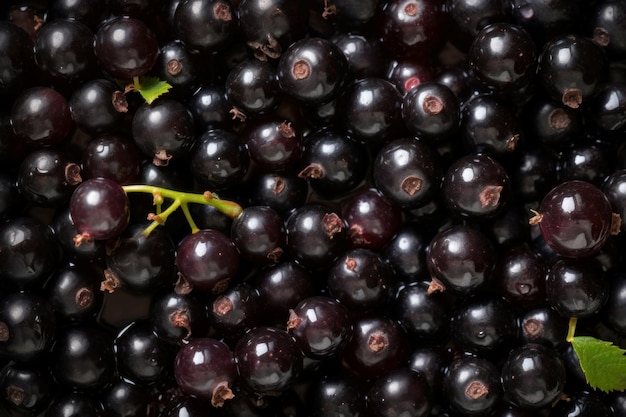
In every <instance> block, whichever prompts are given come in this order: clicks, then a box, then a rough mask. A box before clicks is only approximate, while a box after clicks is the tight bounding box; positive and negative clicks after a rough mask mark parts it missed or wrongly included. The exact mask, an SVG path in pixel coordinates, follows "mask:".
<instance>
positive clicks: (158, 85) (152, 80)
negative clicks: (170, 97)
mask: <svg viewBox="0 0 626 417" xmlns="http://www.w3.org/2000/svg"><path fill="white" fill-rule="evenodd" d="M170 88H172V86H171V85H170V84H168V83H167V82H166V81H161V80H159V79H158V78H157V77H148V76H143V75H142V76H141V77H139V79H136V80H135V82H134V90H135V91H137V92H138V93H139V94H141V96H142V97H143V99H144V100H146V103H148V104H152V102H153V101H154V100H156V99H157V98H159V97H160V96H162V95H163V94H165V93H167V92H168V91H169V90H170Z"/></svg>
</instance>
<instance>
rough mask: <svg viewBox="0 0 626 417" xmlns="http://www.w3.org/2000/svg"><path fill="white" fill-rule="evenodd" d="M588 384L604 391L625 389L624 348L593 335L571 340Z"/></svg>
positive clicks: (625, 362)
mask: <svg viewBox="0 0 626 417" xmlns="http://www.w3.org/2000/svg"><path fill="white" fill-rule="evenodd" d="M571 343H572V347H573V348H574V351H575V352H576V355H577V356H578V361H579V362H580V367H581V368H582V370H583V372H584V374H585V378H586V379H587V383H589V386H590V387H591V388H594V389H599V390H601V391H604V392H607V393H608V392H609V391H623V390H624V389H626V356H624V353H625V352H626V350H624V349H621V348H620V347H618V346H615V345H614V344H612V343H611V342H607V341H605V340H599V339H596V338H595V337H589V336H576V337H574V338H572V340H571Z"/></svg>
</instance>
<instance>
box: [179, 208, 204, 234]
mask: <svg viewBox="0 0 626 417" xmlns="http://www.w3.org/2000/svg"><path fill="white" fill-rule="evenodd" d="M181 208H182V209H183V214H184V215H185V218H186V219H187V223H189V227H191V233H192V234H193V233H197V232H198V231H199V230H200V229H199V228H198V226H196V222H194V221H193V217H191V213H190V212H189V206H187V203H185V204H182V205H181Z"/></svg>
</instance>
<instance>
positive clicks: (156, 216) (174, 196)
mask: <svg viewBox="0 0 626 417" xmlns="http://www.w3.org/2000/svg"><path fill="white" fill-rule="evenodd" d="M122 189H123V190H124V192H126V193H147V194H152V196H153V199H154V204H155V206H156V213H150V214H148V219H149V220H152V224H150V225H149V226H148V227H147V228H146V230H144V235H146V236H148V235H149V234H150V233H151V232H152V231H153V230H154V229H155V228H156V227H158V226H159V225H162V224H164V223H165V221H166V220H167V218H168V217H169V216H170V214H172V213H173V212H175V211H176V210H177V209H178V208H179V207H180V208H182V210H183V213H184V215H185V218H186V219H187V223H189V227H190V228H191V233H196V232H198V231H199V230H200V229H199V228H198V226H196V224H195V222H194V220H193V218H192V217H191V213H190V212H189V206H188V205H189V203H193V204H204V205H207V206H212V207H215V208H216V209H217V210H218V211H220V212H221V213H223V214H225V215H226V216H228V217H230V218H232V219H234V218H236V217H237V216H239V215H240V214H241V212H242V210H243V209H242V208H241V206H240V205H239V204H237V203H235V202H234V201H229V200H222V199H220V198H219V197H217V196H216V195H215V194H213V193H211V192H209V191H205V192H204V193H202V194H194V193H187V192H184V191H175V190H169V189H167V188H162V187H155V186H151V185H125V186H123V187H122ZM165 198H167V199H170V200H173V201H172V203H171V204H170V205H169V206H168V207H167V208H166V209H165V210H162V205H163V201H164V199H165Z"/></svg>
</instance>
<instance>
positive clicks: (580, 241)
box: [538, 181, 613, 257]
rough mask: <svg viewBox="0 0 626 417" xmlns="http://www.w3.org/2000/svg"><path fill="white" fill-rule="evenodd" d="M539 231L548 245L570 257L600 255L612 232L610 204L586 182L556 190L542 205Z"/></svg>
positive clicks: (566, 183)
mask: <svg viewBox="0 0 626 417" xmlns="http://www.w3.org/2000/svg"><path fill="white" fill-rule="evenodd" d="M538 212H539V219H540V220H539V228H540V230H541V235H542V236H543V237H544V239H545V240H546V242H547V243H548V245H550V247H551V248H553V249H554V250H555V251H557V252H558V253H559V254H561V255H563V256H567V257H579V256H589V255H592V254H593V253H595V252H597V251H598V250H599V249H600V248H601V247H602V245H603V244H604V242H605V241H606V239H607V238H608V237H609V234H610V233H611V223H612V221H613V219H612V211H611V204H610V203H609V200H608V198H607V197H606V196H605V194H604V193H603V192H602V191H601V190H600V189H599V188H597V187H595V186H594V185H592V184H590V183H587V182H584V181H568V182H565V183H562V184H559V185H558V186H556V187H554V188H553V189H552V190H550V191H549V192H548V194H546V195H545V196H544V197H543V200H542V201H541V205H540V206H539V210H538Z"/></svg>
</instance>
